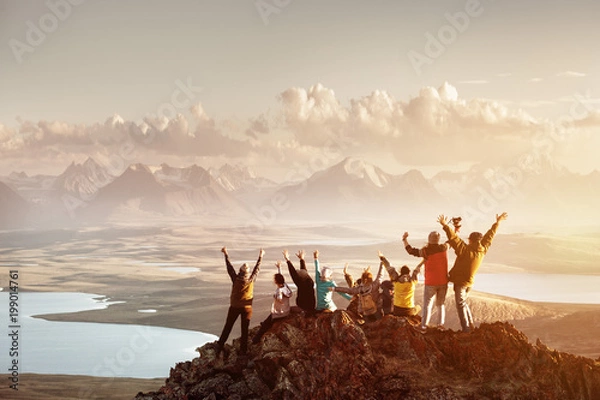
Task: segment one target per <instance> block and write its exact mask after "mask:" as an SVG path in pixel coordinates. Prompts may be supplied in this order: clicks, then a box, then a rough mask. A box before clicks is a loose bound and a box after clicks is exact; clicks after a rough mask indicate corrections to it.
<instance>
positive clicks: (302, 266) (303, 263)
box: [296, 250, 306, 270]
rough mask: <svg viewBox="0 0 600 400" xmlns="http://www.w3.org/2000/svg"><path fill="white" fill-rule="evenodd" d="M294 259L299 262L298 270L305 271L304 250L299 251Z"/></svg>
mask: <svg viewBox="0 0 600 400" xmlns="http://www.w3.org/2000/svg"><path fill="white" fill-rule="evenodd" d="M296 257H298V259H299V260H300V269H304V270H306V261H304V250H299V251H298V252H297V253H296Z"/></svg>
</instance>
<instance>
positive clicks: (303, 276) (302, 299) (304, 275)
mask: <svg viewBox="0 0 600 400" xmlns="http://www.w3.org/2000/svg"><path fill="white" fill-rule="evenodd" d="M296 257H298V259H299V260H300V269H296V268H294V264H292V262H291V261H290V256H289V253H288V251H287V250H283V258H284V259H285V261H286V263H287V266H288V271H289V273H290V276H291V277H292V281H294V284H295V285H296V287H297V288H298V293H297V294H296V305H297V306H298V307H300V308H301V309H302V311H304V313H305V314H306V315H308V316H311V315H314V314H315V308H316V305H317V303H316V300H315V282H314V281H313V279H312V277H311V276H310V274H309V273H308V270H307V269H306V262H305V261H304V251H303V250H300V251H298V252H297V253H296Z"/></svg>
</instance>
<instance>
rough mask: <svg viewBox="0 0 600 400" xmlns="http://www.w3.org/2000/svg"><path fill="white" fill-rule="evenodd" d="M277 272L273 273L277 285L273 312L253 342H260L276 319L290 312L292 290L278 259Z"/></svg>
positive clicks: (272, 305)
mask: <svg viewBox="0 0 600 400" xmlns="http://www.w3.org/2000/svg"><path fill="white" fill-rule="evenodd" d="M275 265H276V266H277V273H276V274H275V275H273V281H274V282H275V285H276V286H277V289H275V294H273V304H271V313H270V314H269V316H268V317H267V318H266V319H265V320H264V321H263V322H261V324H260V329H259V330H258V332H257V333H256V335H254V337H253V338H252V343H258V342H259V341H260V339H261V338H262V336H263V335H264V334H265V332H267V331H268V330H269V329H270V328H271V327H272V326H273V323H274V322H275V321H279V320H281V319H283V318H285V317H287V316H288V315H289V314H290V297H292V290H291V289H290V288H289V286H288V285H287V283H285V278H284V276H283V275H282V274H281V261H277V263H276V264H275Z"/></svg>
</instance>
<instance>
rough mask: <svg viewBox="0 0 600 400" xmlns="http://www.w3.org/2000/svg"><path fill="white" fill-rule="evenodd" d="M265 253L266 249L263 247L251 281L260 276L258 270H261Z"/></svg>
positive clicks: (251, 275)
mask: <svg viewBox="0 0 600 400" xmlns="http://www.w3.org/2000/svg"><path fill="white" fill-rule="evenodd" d="M264 255H265V251H264V250H263V249H260V251H259V252H258V260H256V265H255V266H254V269H252V273H251V274H250V280H251V281H254V280H255V279H256V277H257V276H258V271H260V262H261V261H262V258H263V256H264Z"/></svg>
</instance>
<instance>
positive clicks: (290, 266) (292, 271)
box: [282, 250, 298, 283]
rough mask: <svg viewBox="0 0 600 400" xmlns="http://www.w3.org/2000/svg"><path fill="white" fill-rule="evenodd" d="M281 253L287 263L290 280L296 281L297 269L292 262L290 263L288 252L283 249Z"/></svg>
mask: <svg viewBox="0 0 600 400" xmlns="http://www.w3.org/2000/svg"><path fill="white" fill-rule="evenodd" d="M282 254H283V258H284V259H285V262H286V263H287V266H288V272H289V273H290V276H291V277H292V280H293V281H294V283H295V282H297V281H298V271H296V268H294V264H292V262H291V261H290V254H289V253H288V251H287V250H283V252H282Z"/></svg>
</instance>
